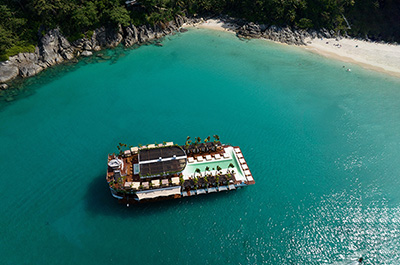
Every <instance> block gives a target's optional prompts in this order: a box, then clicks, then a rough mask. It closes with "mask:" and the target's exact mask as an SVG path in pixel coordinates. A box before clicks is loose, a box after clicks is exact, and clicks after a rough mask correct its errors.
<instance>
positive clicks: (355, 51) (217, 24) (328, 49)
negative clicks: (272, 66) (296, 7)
mask: <svg viewBox="0 0 400 265" xmlns="http://www.w3.org/2000/svg"><path fill="white" fill-rule="evenodd" d="M184 27H195V28H205V29H212V30H219V31H228V32H232V33H236V31H235V30H236V29H238V26H237V25H236V24H234V23H225V22H224V21H223V20H220V19H208V20H201V22H200V23H197V24H190V25H188V24H185V25H184ZM306 44H307V45H305V46H299V47H301V48H303V49H306V50H308V51H310V52H313V53H317V54H320V55H322V56H325V57H328V58H332V59H336V60H341V61H344V62H350V63H355V64H358V65H360V66H362V67H364V68H367V69H371V70H375V71H379V72H383V73H386V74H390V75H393V76H397V77H400V45H392V44H383V43H375V42H368V41H364V40H356V39H349V38H342V39H340V40H336V39H334V38H331V39H327V38H314V39H311V38H308V39H306Z"/></svg>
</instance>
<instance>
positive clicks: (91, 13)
mask: <svg viewBox="0 0 400 265" xmlns="http://www.w3.org/2000/svg"><path fill="white" fill-rule="evenodd" d="M139 2H140V4H139V5H135V6H134V7H130V8H126V7H125V5H124V4H125V0H0V60H1V59H4V58H7V56H10V55H13V54H16V53H18V52H21V51H32V49H33V47H34V44H36V43H37V39H38V38H39V37H40V36H41V35H42V34H44V32H46V30H48V29H51V28H55V27H60V29H61V30H62V32H63V33H64V34H65V35H66V36H68V37H69V39H70V40H73V39H77V38H80V37H83V36H85V34H86V36H87V35H90V33H91V32H93V31H92V30H93V29H94V28H96V27H98V26H100V25H106V26H116V25H118V24H121V25H128V24H129V23H133V24H143V23H148V24H154V23H157V22H159V21H165V20H170V19H172V18H173V17H174V16H175V15H176V14H178V13H181V14H182V13H186V14H194V13H200V14H202V13H203V14H204V13H208V14H221V13H223V14H229V15H231V16H234V17H239V18H245V19H246V20H248V21H255V22H259V23H267V24H275V25H290V26H294V27H297V28H315V29H319V28H323V27H324V28H327V29H335V30H346V31H347V32H349V33H350V34H352V35H356V36H362V37H365V36H366V35H368V36H369V37H372V38H382V39H384V40H390V41H394V40H399V39H400V23H399V18H400V0H139ZM346 18H347V20H348V23H349V24H347V21H346ZM348 25H350V26H351V29H350V28H349V27H348Z"/></svg>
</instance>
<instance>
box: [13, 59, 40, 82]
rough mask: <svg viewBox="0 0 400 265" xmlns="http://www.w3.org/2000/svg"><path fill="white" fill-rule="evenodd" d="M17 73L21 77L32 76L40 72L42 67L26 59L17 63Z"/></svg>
mask: <svg viewBox="0 0 400 265" xmlns="http://www.w3.org/2000/svg"><path fill="white" fill-rule="evenodd" d="M18 68H19V75H20V76H22V77H23V78H25V77H30V76H34V75H36V74H38V73H40V72H41V71H42V70H43V67H41V66H40V65H37V64H35V63H34V62H32V61H26V62H24V63H21V64H20V65H19V67H18Z"/></svg>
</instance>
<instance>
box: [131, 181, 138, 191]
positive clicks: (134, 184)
mask: <svg viewBox="0 0 400 265" xmlns="http://www.w3.org/2000/svg"><path fill="white" fill-rule="evenodd" d="M139 186H140V182H132V188H133V189H135V190H137V189H139Z"/></svg>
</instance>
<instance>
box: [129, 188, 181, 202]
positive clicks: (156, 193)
mask: <svg viewBox="0 0 400 265" xmlns="http://www.w3.org/2000/svg"><path fill="white" fill-rule="evenodd" d="M175 194H181V187H180V186H177V187H172V188H167V189H156V190H146V191H139V192H136V195H137V196H138V198H139V200H143V199H153V198H157V197H166V196H171V195H175Z"/></svg>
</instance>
